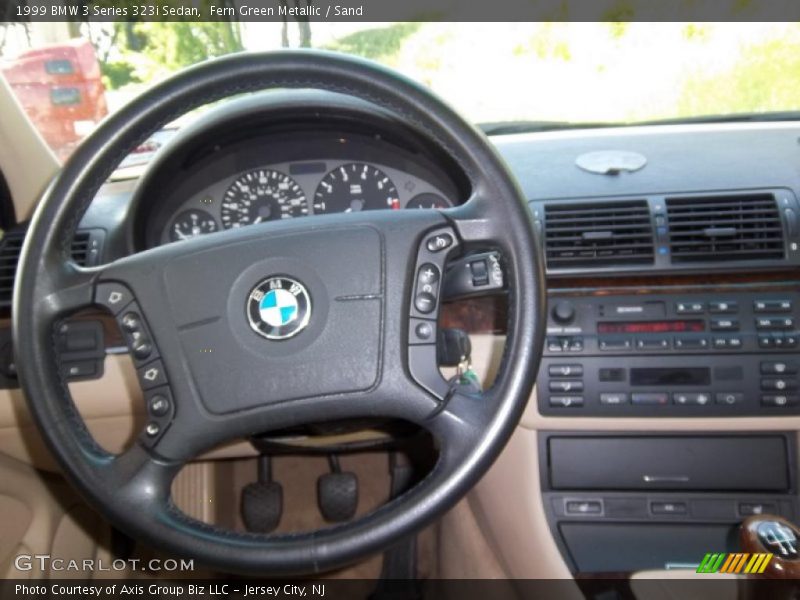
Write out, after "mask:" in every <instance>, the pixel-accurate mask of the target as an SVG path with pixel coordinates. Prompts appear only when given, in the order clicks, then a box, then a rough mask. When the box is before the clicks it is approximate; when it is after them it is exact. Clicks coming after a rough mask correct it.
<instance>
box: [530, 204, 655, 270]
mask: <svg viewBox="0 0 800 600" xmlns="http://www.w3.org/2000/svg"><path fill="white" fill-rule="evenodd" d="M544 216H545V223H544V231H545V252H546V256H547V266H548V267H550V268H551V269H569V268H579V267H594V266H613V265H629V264H652V263H653V229H652V227H651V224H650V211H649V209H648V205H647V201H645V200H629V201H618V202H592V203H590V204H576V203H572V202H570V203H564V204H558V203H548V204H545V208H544Z"/></svg>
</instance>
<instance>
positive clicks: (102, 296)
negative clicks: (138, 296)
mask: <svg viewBox="0 0 800 600" xmlns="http://www.w3.org/2000/svg"><path fill="white" fill-rule="evenodd" d="M132 300H133V294H132V293H131V291H130V290H129V289H128V288H126V287H125V286H124V285H122V284H120V283H101V284H99V285H98V286H97V288H95V294H94V301H95V302H96V303H97V304H100V305H101V306H105V307H106V308H107V309H108V310H110V311H111V312H112V313H114V314H115V315H118V314H119V313H120V312H122V309H124V308H125V307H126V306H128V304H130V303H131V301H132Z"/></svg>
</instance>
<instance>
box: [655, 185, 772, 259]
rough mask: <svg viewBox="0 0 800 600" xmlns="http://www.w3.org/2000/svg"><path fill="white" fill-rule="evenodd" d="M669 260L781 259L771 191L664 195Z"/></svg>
mask: <svg viewBox="0 0 800 600" xmlns="http://www.w3.org/2000/svg"><path fill="white" fill-rule="evenodd" d="M666 203H667V219H668V223H669V240H670V251H671V254H672V262H673V263H692V262H723V261H737V260H739V261H744V260H768V259H781V258H783V256H784V244H783V225H782V223H781V217H780V214H779V212H778V206H777V204H776V202H775V197H774V196H773V195H772V194H764V193H760V194H736V195H729V196H695V197H688V198H667V200H666Z"/></svg>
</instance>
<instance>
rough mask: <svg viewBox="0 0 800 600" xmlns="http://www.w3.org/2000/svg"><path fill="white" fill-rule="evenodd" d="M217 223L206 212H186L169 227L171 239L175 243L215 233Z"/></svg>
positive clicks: (195, 210)
mask: <svg viewBox="0 0 800 600" xmlns="http://www.w3.org/2000/svg"><path fill="white" fill-rule="evenodd" d="M216 230H217V222H216V221H215V220H214V217H212V216H211V215H210V214H208V213H207V212H206V211H204V210H197V209H195V208H193V209H190V210H185V211H183V212H182V213H181V214H179V215H178V216H177V217H175V219H173V221H172V224H171V225H170V226H169V239H170V240H171V241H173V242H178V241H180V240H189V239H191V238H193V237H197V236H198V235H203V234H206V233H214V232H215V231H216Z"/></svg>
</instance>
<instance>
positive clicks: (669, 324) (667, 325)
mask: <svg viewBox="0 0 800 600" xmlns="http://www.w3.org/2000/svg"><path fill="white" fill-rule="evenodd" d="M705 330H706V324H705V321H703V320H702V319H687V320H681V321H600V322H599V323H598V324H597V333H699V332H703V331H705Z"/></svg>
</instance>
